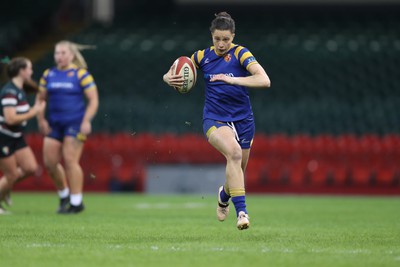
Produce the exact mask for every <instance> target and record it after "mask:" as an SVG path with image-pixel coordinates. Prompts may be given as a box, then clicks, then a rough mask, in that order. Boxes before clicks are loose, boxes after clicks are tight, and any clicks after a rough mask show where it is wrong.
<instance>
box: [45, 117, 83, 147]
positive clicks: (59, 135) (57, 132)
mask: <svg viewBox="0 0 400 267" xmlns="http://www.w3.org/2000/svg"><path fill="white" fill-rule="evenodd" d="M81 123H82V122H81V121H80V120H79V121H72V122H49V125H50V128H51V132H50V134H49V135H48V137H51V138H54V139H57V140H58V141H60V142H62V141H63V140H64V137H65V136H72V137H75V138H77V139H78V140H81V141H84V139H85V137H84V136H82V134H81V133H80V130H81Z"/></svg>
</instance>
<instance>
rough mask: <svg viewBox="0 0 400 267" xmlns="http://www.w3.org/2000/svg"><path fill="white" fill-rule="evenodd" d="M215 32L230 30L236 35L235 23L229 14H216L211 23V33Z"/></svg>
mask: <svg viewBox="0 0 400 267" xmlns="http://www.w3.org/2000/svg"><path fill="white" fill-rule="evenodd" d="M215 30H221V31H226V30H229V31H231V33H235V21H234V20H233V18H232V17H231V15H229V14H228V13H227V12H219V13H218V14H215V19H214V20H213V21H212V22H211V27H210V31H211V32H214V31H215Z"/></svg>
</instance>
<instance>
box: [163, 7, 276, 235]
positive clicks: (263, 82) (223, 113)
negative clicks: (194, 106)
mask: <svg viewBox="0 0 400 267" xmlns="http://www.w3.org/2000/svg"><path fill="white" fill-rule="evenodd" d="M210 31H211V35H212V40H213V44H214V45H213V46H212V47H210V48H207V49H205V50H199V51H197V52H195V53H194V54H193V55H192V57H191V59H192V61H193V62H194V63H195V65H196V66H197V67H198V68H200V69H201V70H202V71H203V73H204V80H205V84H206V99H205V105H204V112H203V130H204V133H205V135H206V136H207V138H208V141H209V142H210V144H211V145H212V146H213V147H215V148H216V149H217V150H218V151H219V152H221V153H222V154H223V155H224V156H225V158H226V160H227V165H226V183H225V185H224V186H221V187H220V188H219V191H218V207H217V217H218V219H219V220H220V221H224V220H225V218H226V217H227V215H228V213H229V199H230V198H231V200H232V202H233V204H234V206H235V209H236V215H237V218H238V221H237V227H238V229H239V230H242V229H247V228H248V227H249V226H250V222H249V217H248V215H247V210H246V198H245V185H244V171H245V169H246V166H247V162H248V159H249V155H250V147H251V145H252V141H253V137H254V131H255V126H254V118H253V112H252V108H251V104H250V99H249V95H248V91H247V87H256V88H265V87H269V86H270V80H269V77H268V75H267V74H266V72H265V71H264V69H263V67H262V66H261V65H260V64H259V63H258V62H257V61H256V59H255V58H254V56H253V55H252V54H251V52H250V51H249V50H248V49H247V48H245V47H243V46H240V45H235V44H233V43H232V41H233V38H234V37H235V22H234V20H233V19H232V17H231V16H230V15H229V14H228V13H226V12H221V13H219V14H217V15H216V18H215V19H214V20H213V21H212V23H211V27H210ZM163 79H164V81H165V82H166V83H167V84H168V85H170V86H180V85H182V84H183V79H182V77H181V76H179V75H172V67H171V69H170V71H169V72H168V73H166V74H165V75H164V77H163Z"/></svg>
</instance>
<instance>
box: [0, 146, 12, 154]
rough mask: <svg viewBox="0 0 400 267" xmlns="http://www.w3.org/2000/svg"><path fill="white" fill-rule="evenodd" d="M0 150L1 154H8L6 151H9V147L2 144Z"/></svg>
mask: <svg viewBox="0 0 400 267" xmlns="http://www.w3.org/2000/svg"><path fill="white" fill-rule="evenodd" d="M1 151H2V152H3V155H8V153H10V149H9V148H8V146H3V148H2V149H1Z"/></svg>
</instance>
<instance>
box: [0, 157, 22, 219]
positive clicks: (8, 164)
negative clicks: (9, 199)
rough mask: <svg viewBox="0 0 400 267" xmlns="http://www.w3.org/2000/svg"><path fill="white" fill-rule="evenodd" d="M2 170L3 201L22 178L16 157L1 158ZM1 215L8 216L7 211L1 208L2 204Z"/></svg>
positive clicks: (0, 193) (1, 193) (1, 190)
mask: <svg viewBox="0 0 400 267" xmlns="http://www.w3.org/2000/svg"><path fill="white" fill-rule="evenodd" d="M0 170H1V172H2V173H3V177H1V179H0V200H3V199H4V197H5V196H6V194H7V193H8V192H9V191H10V190H11V189H12V186H13V185H14V183H15V181H16V180H17V179H18V177H19V176H20V171H19V170H18V166H17V160H16V158H15V156H14V155H11V156H8V157H3V158H0ZM0 214H7V212H6V210H5V209H4V208H3V207H2V206H1V203H0Z"/></svg>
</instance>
